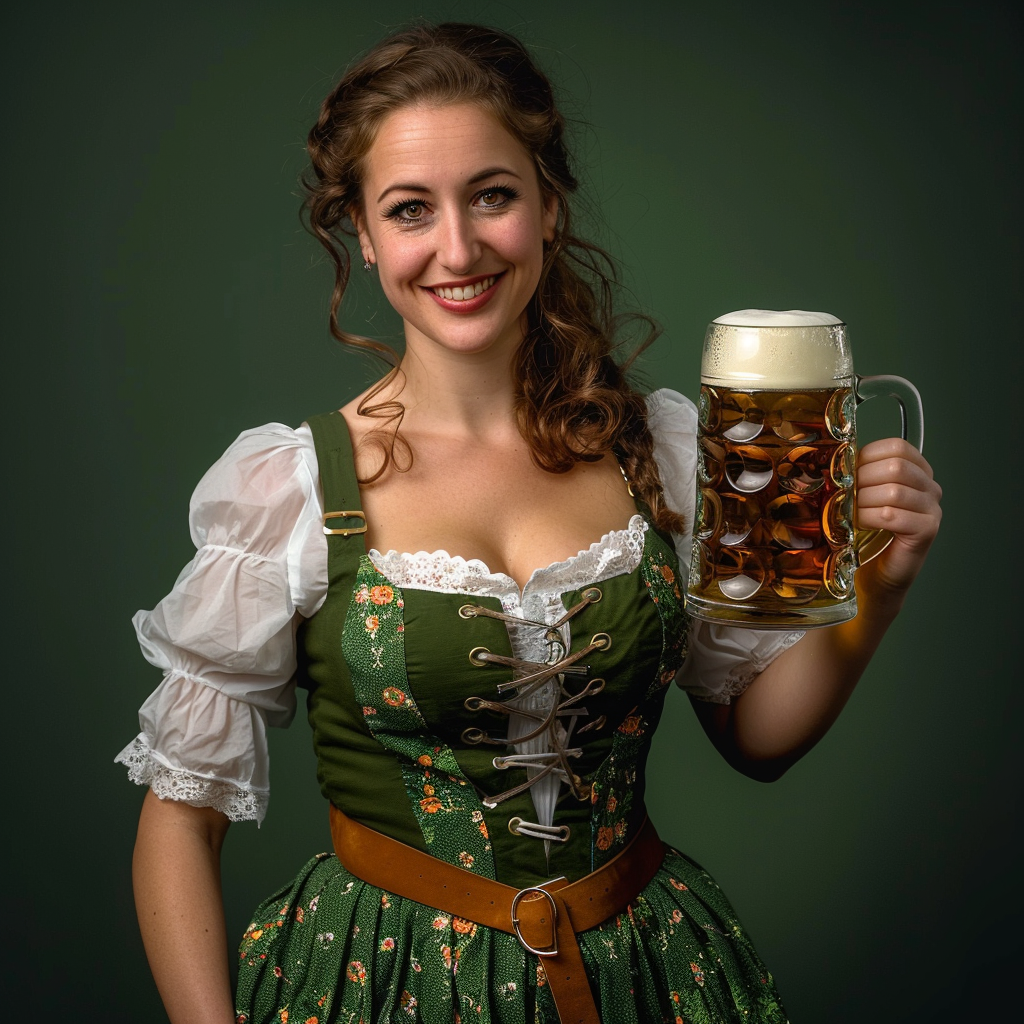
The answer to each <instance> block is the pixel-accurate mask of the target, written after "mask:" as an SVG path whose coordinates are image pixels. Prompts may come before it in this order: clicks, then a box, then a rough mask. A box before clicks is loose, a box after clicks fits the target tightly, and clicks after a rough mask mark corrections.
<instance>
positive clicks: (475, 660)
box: [469, 647, 491, 668]
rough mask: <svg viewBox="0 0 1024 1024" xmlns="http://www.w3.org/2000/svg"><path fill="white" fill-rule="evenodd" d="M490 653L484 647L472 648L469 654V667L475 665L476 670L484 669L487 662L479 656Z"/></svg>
mask: <svg viewBox="0 0 1024 1024" xmlns="http://www.w3.org/2000/svg"><path fill="white" fill-rule="evenodd" d="M490 653H491V652H490V651H489V650H487V648H486V647H474V648H473V650H471V651H470V652H469V663H470V665H475V666H476V667H477V668H484V667H485V666H486V664H487V660H486V659H485V658H481V657H480V655H481V654H490Z"/></svg>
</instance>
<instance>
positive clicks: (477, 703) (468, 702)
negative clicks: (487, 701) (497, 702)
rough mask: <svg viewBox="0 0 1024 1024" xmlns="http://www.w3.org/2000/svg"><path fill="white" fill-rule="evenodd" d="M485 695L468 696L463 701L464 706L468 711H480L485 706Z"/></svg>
mask: <svg viewBox="0 0 1024 1024" xmlns="http://www.w3.org/2000/svg"><path fill="white" fill-rule="evenodd" d="M483 703H484V699H483V697H467V698H466V699H465V700H464V701H463V702H462V706H463V707H464V708H465V709H466V710H467V711H479V710H480V709H481V708H482V707H483Z"/></svg>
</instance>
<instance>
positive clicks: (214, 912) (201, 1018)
mask: <svg viewBox="0 0 1024 1024" xmlns="http://www.w3.org/2000/svg"><path fill="white" fill-rule="evenodd" d="M228 824H229V822H228V819H227V817H226V816H225V815H224V814H222V813H221V812H220V811H216V810H214V809H213V808H212V807H192V806H191V805H190V804H186V803H182V802H180V801H177V800H161V799H160V798H159V797H157V796H156V795H154V793H153V792H152V790H150V791H149V792H147V793H146V799H145V801H144V802H143V805H142V814H141V816H140V818H139V832H138V836H137V837H136V840H135V856H134V858H133V861H132V877H133V881H134V885H135V906H136V909H137V911H138V915H139V928H140V929H141V931H142V940H143V942H144V943H145V946H146V956H147V957H148V958H149V966H150V969H151V970H152V971H153V977H154V978H155V979H156V984H157V988H158V989H159V990H160V996H161V998H162V999H163V1001H164V1006H165V1008H166V1010H167V1015H168V1017H169V1018H170V1020H171V1024H233V1022H234V1020H235V1010H234V1005H233V999H232V996H231V983H230V980H229V974H228V942H227V930H226V928H225V924H224V902H223V898H222V896H221V886H220V851H221V847H222V846H223V845H224V837H225V835H226V834H227V830H228Z"/></svg>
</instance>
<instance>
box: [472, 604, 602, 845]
mask: <svg viewBox="0 0 1024 1024" xmlns="http://www.w3.org/2000/svg"><path fill="white" fill-rule="evenodd" d="M601 597H602V594H601V591H600V590H599V589H598V588H597V587H588V588H587V589H586V590H585V591H583V593H582V598H583V599H582V600H581V601H580V602H579V603H577V604H575V605H573V607H572V608H570V609H568V610H567V611H566V613H565V614H564V615H563V616H562V617H561V618H560V619H559V620H558V621H557V622H555V623H553V624H548V623H546V622H537V621H535V620H532V619H523V618H520V617H519V616H516V615H509V614H507V613H505V612H501V611H496V610H494V609H491V608H487V607H484V606H482V605H476V604H464V605H463V606H462V607H461V608H460V609H459V615H460V616H461V617H462V618H464V619H469V618H475V617H477V616H482V617H485V618H491V619H497V620H498V621H500V622H505V623H512V624H515V625H516V626H519V627H522V626H524V625H525V626H532V627H534V628H535V629H542V630H544V637H545V640H546V641H547V643H548V646H549V647H550V648H551V660H550V661H547V662H538V661H530V660H527V659H524V658H510V657H506V656H505V655H501V654H492V653H491V652H490V651H488V650H487V649H486V648H482V647H477V648H474V649H473V650H472V651H471V652H470V656H469V657H470V661H471V662H472V663H473V664H474V665H478V666H481V667H483V666H486V665H501V666H504V667H506V668H511V669H513V670H514V671H515V672H517V673H521V674H520V675H518V677H516V678H513V679H512V680H510V681H508V682H506V683H499V684H497V690H498V692H499V693H505V692H507V691H509V690H514V691H515V694H514V699H516V700H517V702H518V700H519V699H521V698H523V697H527V696H529V695H530V694H532V693H533V692H535V691H536V690H537V689H538V688H539V687H541V686H543V685H544V683H546V682H549V681H550V680H552V679H555V678H556V677H557V679H558V686H559V691H560V693H561V695H562V696H563V697H564V698H565V699H564V700H557V699H556V700H553V701H552V702H551V707H550V708H549V709H548V711H547V713H546V714H540V713H537V712H536V711H533V710H532V709H528V708H522V707H518V706H515V705H513V704H512V703H511V701H504V702H499V701H491V700H486V699H485V698H483V697H469V698H467V699H466V701H465V702H464V703H465V707H466V708H467V710H470V711H481V710H487V711H493V712H497V713H499V714H506V715H511V714H520V715H523V716H524V717H526V718H529V719H532V720H533V721H534V722H538V723H539V725H537V727H536V728H534V729H532V730H530V731H529V732H528V733H526V734H525V735H522V736H517V737H516V738H515V739H514V740H511V739H510V738H509V737H507V736H506V737H501V738H498V737H492V736H489V735H488V734H487V732H486V731H485V730H483V729H479V728H469V729H465V730H464V731H463V734H462V738H463V741H464V742H466V743H469V744H473V745H476V744H482V743H487V744H492V745H518V744H522V743H525V742H527V741H529V740H533V739H536V738H537V737H539V736H541V735H543V734H544V733H547V734H548V735H549V737H550V739H551V743H552V745H553V747H554V749H553V750H550V751H545V752H543V753H536V754H508V755H505V756H503V757H496V758H494V761H493V764H494V767H495V768H497V769H498V770H499V771H501V770H505V769H507V768H518V767H522V768H529V769H531V770H533V772H534V774H533V776H532V778H529V779H527V780H526V781H525V782H523V783H521V784H520V785H518V786H513V787H512V788H511V789H507V790H505V791H504V792H502V793H498V794H497V795H495V796H487V797H484V800H483V802H484V804H485V805H486V806H488V807H496V806H497V805H498V804H500V803H502V802H503V801H505V800H509V799H511V798H512V797H514V796H518V795H519V794H520V793H522V792H525V791H526V790H527V789H529V788H530V787H532V786H534V785H535V784H536V783H537V782H539V781H540V780H541V779H543V778H546V777H547V776H548V775H552V774H554V775H556V776H557V777H558V778H560V779H562V780H563V781H564V782H566V783H567V784H568V786H569V788H570V790H571V791H572V794H573V796H575V797H576V798H577V799H578V800H586V799H589V797H590V787H589V786H584V785H583V781H582V779H581V778H580V777H579V776H578V775H577V774H576V773H575V772H574V771H573V770H572V767H571V766H570V764H569V758H577V757H580V756H581V754H582V749H581V748H579V747H575V748H569V747H568V743H569V740H570V738H571V736H572V733H573V730H574V727H575V725H576V723H577V721H578V720H579V719H580V718H585V717H589V713H588V711H587V709H586V708H585V707H580V706H578V705H579V702H580V701H581V700H582V699H583V698H584V697H586V696H589V695H593V694H595V693H599V692H600V691H601V690H602V689H604V685H605V683H604V680H603V679H592V680H589V681H588V682H587V683H586V685H585V686H584V687H583V689H582V690H580V691H579V693H575V694H571V693H569V692H568V691H567V690H566V689H565V686H564V681H565V676H566V675H567V674H569V675H583V674H586V673H589V671H590V670H589V667H588V666H582V665H578V664H577V662H579V661H580V660H582V659H583V658H585V657H587V655H589V654H592V653H593V652H594V651H600V650H605V649H607V648H608V647H609V646H610V644H611V637H609V636H608V635H607V634H606V633H598V634H596V635H595V636H594V637H593V638H592V639H591V641H590V643H589V644H587V645H586V646H584V647H583V648H582V649H581V650H579V651H577V652H576V653H575V654H570V653H569V652H568V650H567V649H566V645H565V642H564V640H563V639H562V635H561V633H560V632H559V630H560V629H561V628H562V627H563V626H565V625H566V624H567V623H568V622H570V621H571V620H572V619H573V618H574V617H575V616H576V615H578V614H579V613H580V612H581V611H583V609H584V608H587V607H588V606H589V605H591V604H595V603H596V602H597V601H600V600H601ZM556 650H557V651H559V652H560V656H556ZM522 673H525V674H522ZM560 717H567V718H569V719H570V722H569V725H568V727H567V728H566V729H565V730H564V732H565V736H564V739H562V738H560V737H559V735H558V731H557V730H556V729H555V728H554V723H555V720H556V719H557V718H560ZM603 718H604V716H601V719H598V720H597V722H592V723H589V726H590V727H595V726H597V727H599V726H598V725H597V723H598V722H600V721H601V720H602V719H603ZM586 728H587V726H584V727H583V729H586ZM581 731H583V730H582V729H581ZM545 762H546V763H545ZM520 820H521V819H520ZM523 825H524V826H525V827H524V828H522V829H520V830H518V831H519V834H522V835H532V836H533V837H534V838H537V839H545V840H548V841H550V840H552V839H554V840H556V841H560V842H565V841H566V839H568V830H567V829H566V830H563V829H561V828H560V827H559V828H555V827H553V826H547V825H538V824H535V823H533V822H524V823H523Z"/></svg>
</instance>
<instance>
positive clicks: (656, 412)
mask: <svg viewBox="0 0 1024 1024" xmlns="http://www.w3.org/2000/svg"><path fill="white" fill-rule="evenodd" d="M647 426H648V428H649V429H650V431H651V438H652V440H653V441H654V460H655V462H656V463H657V464H658V472H659V475H660V476H661V483H662V486H663V487H664V489H665V498H666V499H667V501H668V503H669V506H670V507H671V508H673V509H675V510H676V511H677V512H679V513H680V514H681V515H682V516H683V517H684V518H686V519H687V521H689V517H690V515H691V514H692V507H693V480H694V475H695V473H696V469H697V408H696V406H695V405H694V404H693V402H691V401H690V399H689V398H687V397H686V396H685V395H681V394H680V393H679V392H678V391H672V390H671V389H669V388H661V389H659V390H658V391H654V392H652V393H651V394H650V395H648V396H647Z"/></svg>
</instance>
